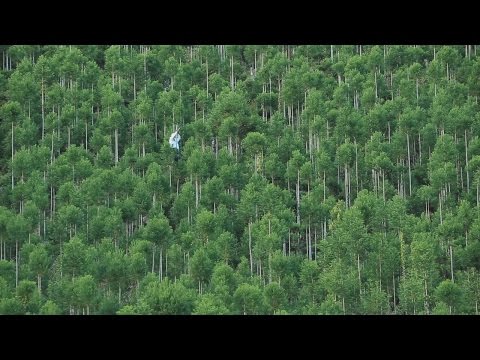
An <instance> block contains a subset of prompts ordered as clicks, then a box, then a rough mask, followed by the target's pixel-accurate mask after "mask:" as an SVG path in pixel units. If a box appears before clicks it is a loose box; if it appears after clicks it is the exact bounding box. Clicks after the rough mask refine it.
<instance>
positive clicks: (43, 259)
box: [28, 245, 50, 295]
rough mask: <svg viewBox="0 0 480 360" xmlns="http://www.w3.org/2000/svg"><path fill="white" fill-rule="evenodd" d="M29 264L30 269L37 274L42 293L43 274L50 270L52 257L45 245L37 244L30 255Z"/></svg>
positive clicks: (39, 290) (40, 292)
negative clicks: (49, 256)
mask: <svg viewBox="0 0 480 360" xmlns="http://www.w3.org/2000/svg"><path fill="white" fill-rule="evenodd" d="M28 265H29V267H30V269H31V270H32V271H33V272H35V273H36V274H37V287H38V292H39V294H40V295H41V294H42V276H43V275H45V274H46V272H47V271H48V267H49V265H50V259H49V258H48V252H47V250H46V249H45V246H42V245H37V246H36V247H35V249H34V250H33V251H32V252H31V253H30V255H29V257H28Z"/></svg>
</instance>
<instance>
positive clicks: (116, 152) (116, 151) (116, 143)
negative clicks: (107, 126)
mask: <svg viewBox="0 0 480 360" xmlns="http://www.w3.org/2000/svg"><path fill="white" fill-rule="evenodd" d="M117 164H118V128H115V166H117Z"/></svg>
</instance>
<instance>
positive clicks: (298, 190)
mask: <svg viewBox="0 0 480 360" xmlns="http://www.w3.org/2000/svg"><path fill="white" fill-rule="evenodd" d="M295 194H296V198H297V224H299V225H300V169H298V170H297V187H296V192H295Z"/></svg>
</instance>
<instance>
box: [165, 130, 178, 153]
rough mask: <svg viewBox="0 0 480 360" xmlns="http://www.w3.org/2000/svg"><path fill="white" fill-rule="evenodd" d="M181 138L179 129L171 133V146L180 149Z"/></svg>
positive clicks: (169, 141)
mask: <svg viewBox="0 0 480 360" xmlns="http://www.w3.org/2000/svg"><path fill="white" fill-rule="evenodd" d="M180 139H181V137H180V134H179V133H178V132H177V131H175V132H174V133H172V135H170V139H169V140H168V143H169V144H170V147H171V148H173V149H177V150H180V146H179V144H178V143H179V142H180Z"/></svg>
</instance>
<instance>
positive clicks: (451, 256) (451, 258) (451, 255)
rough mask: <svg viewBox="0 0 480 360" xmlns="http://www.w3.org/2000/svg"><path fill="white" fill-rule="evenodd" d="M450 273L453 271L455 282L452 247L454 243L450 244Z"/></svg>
mask: <svg viewBox="0 0 480 360" xmlns="http://www.w3.org/2000/svg"><path fill="white" fill-rule="evenodd" d="M450 273H451V276H452V282H453V283H454V282H455V280H454V278H453V249H452V245H450Z"/></svg>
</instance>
